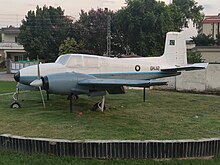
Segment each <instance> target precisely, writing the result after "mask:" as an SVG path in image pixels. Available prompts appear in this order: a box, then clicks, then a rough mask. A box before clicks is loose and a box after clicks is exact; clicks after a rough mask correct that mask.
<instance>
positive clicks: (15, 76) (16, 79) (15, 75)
mask: <svg viewBox="0 0 220 165" xmlns="http://www.w3.org/2000/svg"><path fill="white" fill-rule="evenodd" d="M14 79H15V81H17V82H19V81H20V72H19V71H18V72H17V73H15V74H14Z"/></svg>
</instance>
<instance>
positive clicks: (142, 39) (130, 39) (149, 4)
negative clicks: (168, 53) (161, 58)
mask: <svg viewBox="0 0 220 165" xmlns="http://www.w3.org/2000/svg"><path fill="white" fill-rule="evenodd" d="M184 2H185V3H186V4H184V7H182V6H181V5H182V3H181V1H180V0H175V1H174V3H173V4H171V5H166V4H165V3H164V2H161V1H156V0H127V1H126V3H127V6H126V7H124V8H122V9H121V10H119V11H118V12H116V14H115V17H114V22H113V23H114V25H115V27H116V28H117V31H118V33H119V34H120V35H119V36H120V38H121V41H122V43H123V44H118V45H119V46H123V45H124V47H126V46H129V47H130V49H131V51H132V52H134V53H135V54H139V55H142V56H152V55H155V54H156V55H161V54H162V52H163V48H164V42H165V35H166V33H167V32H168V31H181V29H182V28H183V27H185V25H186V24H187V23H188V21H189V20H192V21H193V22H195V23H197V22H199V20H201V19H202V15H201V13H200V12H201V10H202V7H201V6H197V3H196V2H194V0H184Z"/></svg>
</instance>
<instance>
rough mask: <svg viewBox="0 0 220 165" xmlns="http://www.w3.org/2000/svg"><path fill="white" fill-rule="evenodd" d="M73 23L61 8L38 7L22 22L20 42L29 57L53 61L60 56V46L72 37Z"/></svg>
mask: <svg viewBox="0 0 220 165" xmlns="http://www.w3.org/2000/svg"><path fill="white" fill-rule="evenodd" d="M71 26H72V21H71V20H70V19H68V18H67V17H65V16H64V11H63V10H62V9H61V8H60V7H57V8H54V7H51V6H50V7H46V6H44V7H43V8H40V7H39V6H37V8H36V11H29V12H28V13H27V15H26V16H25V19H24V20H22V25H21V27H20V34H19V35H18V41H19V42H20V43H21V44H22V45H23V46H24V49H25V50H26V51H27V53H28V56H29V57H30V58H32V59H36V58H37V56H39V58H41V59H44V60H45V61H53V60H55V59H56V57H57V56H58V52H59V46H60V44H61V43H62V42H63V41H64V40H65V39H66V38H67V37H69V36H71Z"/></svg>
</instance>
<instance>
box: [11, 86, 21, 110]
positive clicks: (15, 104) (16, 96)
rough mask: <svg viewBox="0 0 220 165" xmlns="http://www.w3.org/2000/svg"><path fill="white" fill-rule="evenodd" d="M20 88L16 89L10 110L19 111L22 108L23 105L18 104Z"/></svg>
mask: <svg viewBox="0 0 220 165" xmlns="http://www.w3.org/2000/svg"><path fill="white" fill-rule="evenodd" d="M18 95H19V88H16V92H15V93H14V94H13V96H12V97H13V101H12V103H11V105H10V108H13V109H18V108H21V104H20V103H19V102H18Z"/></svg>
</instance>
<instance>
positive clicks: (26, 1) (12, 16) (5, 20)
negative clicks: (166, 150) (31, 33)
mask: <svg viewBox="0 0 220 165" xmlns="http://www.w3.org/2000/svg"><path fill="white" fill-rule="evenodd" d="M161 1H162V0H161ZM164 1H165V2H166V3H170V2H171V1H172V0H164ZM196 1H197V2H198V4H200V5H202V6H203V7H204V10H203V12H204V13H205V14H206V15H207V14H208V15H210V14H211V15H216V14H218V13H220V5H219V0H196ZM0 3H1V6H0V27H6V26H8V25H13V26H19V25H20V22H21V20H22V19H23V18H24V16H25V15H26V14H27V12H28V11H29V10H35V9H36V6H37V5H39V6H41V7H42V6H43V5H47V6H53V7H58V6H61V8H62V9H64V10H65V15H69V16H73V17H75V18H76V19H77V18H78V16H79V12H80V10H81V9H83V10H85V11H88V10H90V9H91V8H94V9H97V8H99V7H101V8H105V7H107V8H109V9H112V10H118V9H120V8H121V7H122V6H124V5H125V0H0ZM186 33H187V34H189V35H195V34H196V30H195V29H193V28H190V29H189V30H188V31H186Z"/></svg>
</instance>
